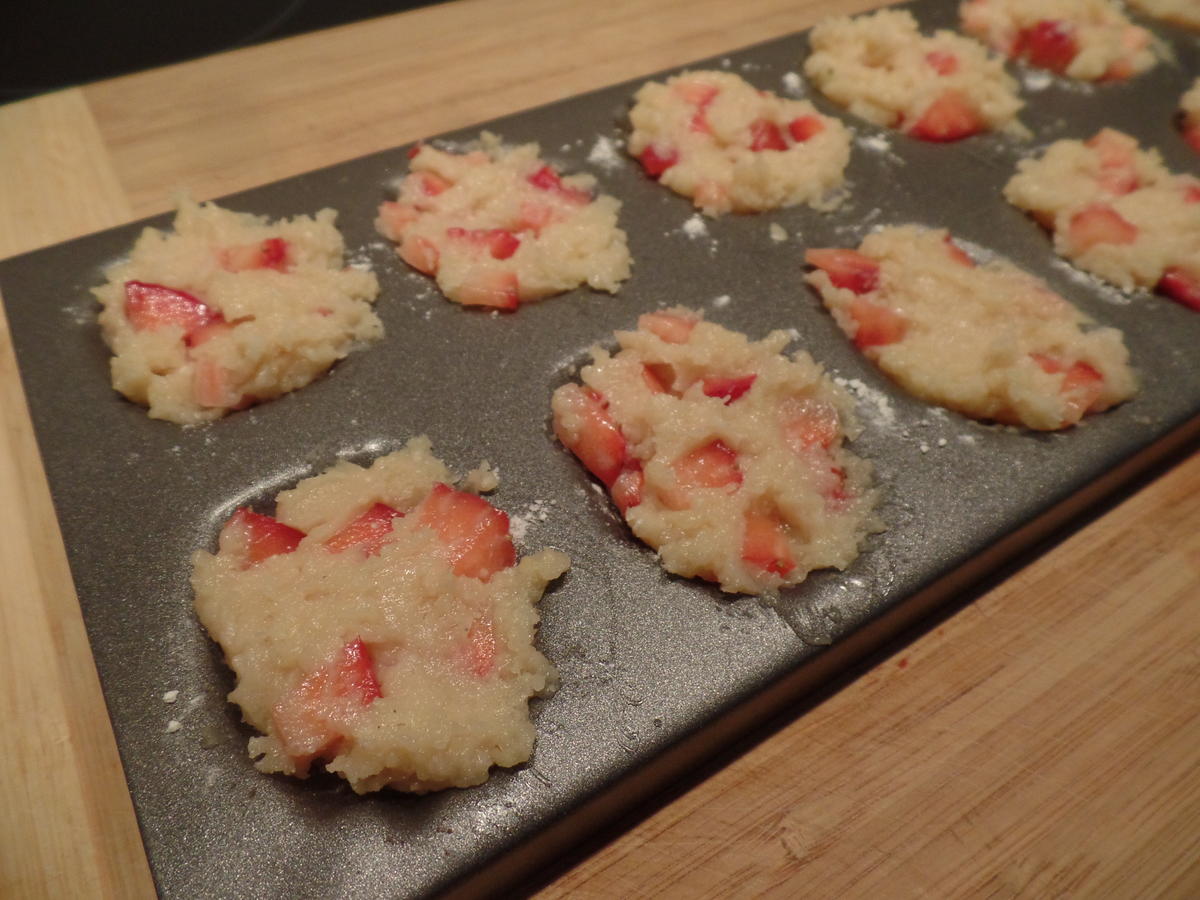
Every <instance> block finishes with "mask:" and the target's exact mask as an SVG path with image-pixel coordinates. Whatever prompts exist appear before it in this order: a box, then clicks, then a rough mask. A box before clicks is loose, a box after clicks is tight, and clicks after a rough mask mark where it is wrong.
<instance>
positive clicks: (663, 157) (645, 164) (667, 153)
mask: <svg viewBox="0 0 1200 900" xmlns="http://www.w3.org/2000/svg"><path fill="white" fill-rule="evenodd" d="M638 161H639V162H641V164H642V168H643V169H645V171H646V174H647V175H649V176H650V177H651V178H658V177H659V176H660V175H662V173H663V172H665V171H667V169H669V168H671V166H673V165H675V163H677V162H679V152H678V151H677V150H675V149H674V148H672V147H665V148H663V147H655V146H654V145H653V144H651V145H650V146H649V147H647V148H646V149H645V150H643V151H642V154H641V156H639V157H638Z"/></svg>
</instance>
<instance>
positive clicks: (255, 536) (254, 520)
mask: <svg viewBox="0 0 1200 900" xmlns="http://www.w3.org/2000/svg"><path fill="white" fill-rule="evenodd" d="M302 540H304V532H303V531H300V530H299V529H298V528H292V526H290V525H284V524H283V523H282V522H280V521H279V520H278V519H276V518H274V517H273V516H266V515H263V514H262V513H256V512H255V511H254V510H252V509H250V508H249V507H246V506H239V507H238V508H237V510H235V511H234V514H233V515H232V516H230V517H229V521H227V522H226V523H225V526H224V527H223V528H222V529H221V537H220V542H221V545H222V547H224V546H226V545H227V544H230V543H231V542H232V546H234V547H237V548H238V549H239V550H240V552H241V553H242V555H243V558H242V568H243V569H245V568H247V567H249V566H252V565H254V564H256V563H260V562H262V561H263V560H264V559H269V558H270V557H272V556H278V555H279V554H281V553H291V552H292V551H293V550H295V549H296V548H297V547H298V546H299V545H300V542H301V541H302Z"/></svg>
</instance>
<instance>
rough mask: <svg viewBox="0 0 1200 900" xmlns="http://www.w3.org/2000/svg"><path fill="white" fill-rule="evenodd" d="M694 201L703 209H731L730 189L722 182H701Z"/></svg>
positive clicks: (693, 197) (693, 198)
mask: <svg viewBox="0 0 1200 900" xmlns="http://www.w3.org/2000/svg"><path fill="white" fill-rule="evenodd" d="M692 200H694V201H695V203H696V205H697V206H699V207H700V208H701V209H729V187H728V185H726V184H723V183H722V182H720V181H701V182H700V183H699V184H697V185H696V191H695V194H694V195H693V196H692Z"/></svg>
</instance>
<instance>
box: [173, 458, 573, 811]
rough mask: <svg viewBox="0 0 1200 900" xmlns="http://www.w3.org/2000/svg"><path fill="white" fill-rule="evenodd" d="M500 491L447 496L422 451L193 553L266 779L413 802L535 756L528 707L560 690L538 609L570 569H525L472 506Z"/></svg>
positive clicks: (285, 502) (292, 503)
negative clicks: (273, 776) (541, 648)
mask: <svg viewBox="0 0 1200 900" xmlns="http://www.w3.org/2000/svg"><path fill="white" fill-rule="evenodd" d="M495 486H496V477H495V475H494V473H492V472H491V471H490V470H489V469H488V468H487V467H486V464H485V465H484V466H483V467H481V468H480V469H477V470H475V471H474V472H472V473H471V474H470V475H469V476H468V477H467V479H466V482H465V484H464V486H462V487H453V486H451V477H450V473H449V472H448V471H447V469H446V467H445V466H444V465H443V464H442V463H441V462H440V461H439V460H438V459H436V458H435V457H434V456H433V455H432V453H431V452H430V444H429V440H428V439H427V438H424V437H420V438H414V439H413V440H411V441H409V442H408V444H407V446H405V447H404V448H403V449H402V450H399V451H396V452H395V453H391V454H389V455H387V456H383V457H380V458H379V459H376V460H375V461H374V462H373V463H372V464H371V465H370V466H369V467H368V468H362V467H359V466H357V465H354V464H353V463H350V462H346V461H341V462H338V463H337V464H336V465H335V466H333V467H332V468H331V469H329V470H328V471H326V472H325V473H324V474H321V475H318V476H315V477H313V478H308V479H306V480H304V481H301V482H300V483H299V484H298V485H297V486H296V487H295V488H293V489H292V490H288V491H283V492H282V493H280V494H279V496H278V497H277V498H276V506H275V513H274V515H265V514H263V513H259V512H255V511H253V510H250V509H248V508H244V507H243V508H240V509H238V510H237V511H236V512H234V514H233V515H232V516H231V517H230V518H229V520H228V521H227V522H226V523H225V526H224V527H223V528H222V529H221V534H220V538H219V549H218V551H217V553H216V554H212V553H209V552H207V551H204V550H200V551H197V552H196V553H195V554H194V556H193V557H192V563H193V572H192V586H193V588H194V589H195V594H196V612H197V614H198V616H199V618H200V621H201V622H202V623H203V624H204V627H205V628H207V629H208V632H209V634H211V635H212V637H213V638H214V639H215V640H216V641H217V643H218V644H220V645H221V649H222V650H223V651H224V654H225V660H226V661H227V662H228V664H229V666H230V667H231V668H232V669H233V671H234V673H235V674H236V675H237V687H236V688H235V689H234V690H233V692H232V693H231V694H230V695H229V699H230V701H232V702H233V703H236V704H237V705H238V706H239V707H241V710H242V715H243V718H244V719H245V720H246V721H247V722H248V723H250V725H252V726H253V727H254V728H256V729H257V730H258V731H260V732H261V733H262V735H261V736H259V737H254V738H251V739H250V744H249V751H250V755H251V756H252V757H253V758H255V759H256V760H257V762H256V765H257V767H258V768H259V769H260V770H262V771H263V772H278V773H282V774H285V775H294V776H297V777H299V778H304V777H306V776H307V775H309V774H310V772H311V771H312V768H313V766H314V765H317V764H323V766H324V768H325V769H326V771H328V772H332V773H335V774H337V775H339V776H340V777H342V778H344V779H346V781H348V782H349V783H350V786H351V787H352V788H353V789H354V790H355V791H356V792H357V793H360V794H361V793H366V792H368V791H375V790H379V789H381V788H385V787H386V788H394V789H396V790H401V791H415V792H419V793H423V792H426V791H434V790H440V789H442V788H447V787H468V786H470V785H474V784H479V783H481V782H483V781H485V780H486V779H487V777H488V773H489V770H490V769H491V767H492V766H494V765H496V766H515V765H517V764H519V763H522V762H524V761H525V760H527V759H528V758H529V755H530V753H531V752H532V748H533V742H534V730H533V725H532V723H531V722H530V719H529V711H528V700H529V698H530V697H531V696H534V695H538V694H544V693H547V692H549V691H551V690H553V688H554V687H555V685H556V683H557V676H556V674H555V671H554V668H553V667H552V666H551V665H550V663H549V662H547V660H546V659H545V657H543V656H542V655H541V653H539V652H538V651H537V650H536V649H535V648H534V646H533V641H534V633H535V629H536V626H537V621H538V616H537V612H536V609H535V606H534V605H535V604H536V603H537V601H538V600H539V599H540V597H541V595H542V592H543V591H544V590H545V588H546V585H547V584H548V583H549V582H551V581H552V580H554V579H555V578H557V577H558V576H560V575H561V574H562V573H563V572H564V571H566V569H567V566H568V564H569V561H568V559H567V557H566V556H565V555H564V554H562V553H560V552H558V551H557V550H541V551H539V552H537V553H534V554H531V555H529V556H526V557H524V558H523V559H521V560H520V561H519V562H518V561H517V556H516V551H515V550H514V548H513V542H512V538H511V536H510V533H509V522H508V516H506V515H505V514H504V513H503V512H501V511H500V510H498V509H496V508H494V507H493V506H491V504H489V503H488V502H487V501H486V500H484V499H483V498H482V497H480V496H478V494H476V493H475V491H476V490H491V489H492V488H494V487H495Z"/></svg>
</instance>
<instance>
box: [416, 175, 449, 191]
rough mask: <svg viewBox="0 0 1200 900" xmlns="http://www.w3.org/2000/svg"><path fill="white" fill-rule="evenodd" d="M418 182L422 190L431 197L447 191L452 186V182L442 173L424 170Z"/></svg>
mask: <svg viewBox="0 0 1200 900" xmlns="http://www.w3.org/2000/svg"><path fill="white" fill-rule="evenodd" d="M417 183H418V184H419V185H420V186H421V191H422V192H423V193H424V194H425V195H426V196H429V197H436V196H437V195H438V194H442V193H445V191H446V190H447V189H448V188H449V187H450V186H451V184H450V182H449V181H447V180H446V179H445V178H443V177H442V176H441V175H435V174H433V173H432V172H422V173H421V174H420V177H419V179H418V181H417Z"/></svg>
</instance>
